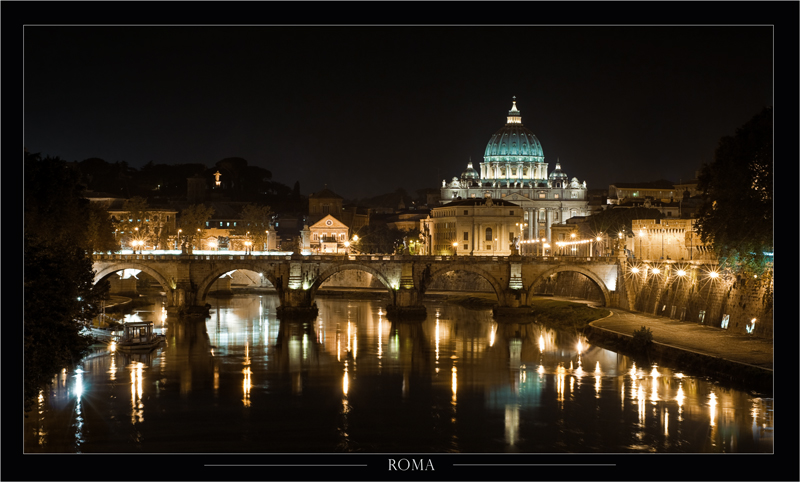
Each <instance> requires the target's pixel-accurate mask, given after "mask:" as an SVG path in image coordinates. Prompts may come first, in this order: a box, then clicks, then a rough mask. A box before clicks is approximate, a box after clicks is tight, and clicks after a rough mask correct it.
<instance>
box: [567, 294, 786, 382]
mask: <svg viewBox="0 0 800 482" xmlns="http://www.w3.org/2000/svg"><path fill="white" fill-rule="evenodd" d="M571 301H574V300H571ZM605 309H608V310H610V311H611V315H610V316H608V317H606V318H602V319H600V320H595V321H593V322H591V323H590V325H591V326H592V327H593V328H595V329H600V330H605V331H609V332H613V333H617V334H621V335H626V336H633V332H634V331H636V330H639V329H641V327H642V326H644V327H647V328H648V329H650V331H651V332H652V333H653V342H654V343H658V344H661V345H666V346H668V347H672V348H676V349H679V350H683V351H688V352H692V353H696V354H698V355H704V356H708V357H713V358H718V359H721V360H726V361H728V362H734V363H739V364H743V365H749V366H752V367H757V368H761V369H764V370H769V371H772V369H773V343H772V340H771V339H766V338H758V337H754V336H750V335H745V334H740V333H732V332H729V331H727V330H723V329H721V328H715V327H711V326H706V325H700V324H697V323H691V322H685V321H684V322H682V321H677V320H672V319H669V318H665V317H661V316H654V315H648V314H645V313H638V312H630V311H626V310H621V309H618V308H605Z"/></svg>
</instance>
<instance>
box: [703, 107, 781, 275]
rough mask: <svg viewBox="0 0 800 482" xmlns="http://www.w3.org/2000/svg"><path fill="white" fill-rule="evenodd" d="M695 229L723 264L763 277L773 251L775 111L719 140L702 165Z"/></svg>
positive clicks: (758, 115)
mask: <svg viewBox="0 0 800 482" xmlns="http://www.w3.org/2000/svg"><path fill="white" fill-rule="evenodd" d="M698 188H699V189H700V190H702V192H703V196H704V201H703V204H702V205H701V206H700V209H699V213H698V214H699V215H698V220H697V229H698V232H699V234H700V238H701V239H702V240H703V242H705V243H710V244H711V245H712V246H713V249H714V252H715V253H716V254H717V256H718V257H719V258H720V263H721V264H722V265H727V266H731V267H735V266H738V267H739V268H742V269H745V270H752V271H754V272H756V273H760V272H762V271H763V270H764V268H765V264H766V262H767V261H768V260H769V259H770V257H769V256H768V255H766V254H765V253H771V252H772V250H773V243H774V238H773V232H772V107H767V108H764V109H763V110H762V111H761V112H760V113H759V114H757V115H755V116H754V117H753V118H752V119H750V120H749V121H748V122H747V123H745V124H744V125H743V126H742V127H740V128H738V129H737V130H736V134H735V135H734V136H732V137H731V136H725V137H723V138H722V139H720V141H719V144H718V146H717V149H716V151H715V152H714V160H713V162H712V163H711V164H706V165H704V166H703V168H702V170H701V173H700V177H699V183H698Z"/></svg>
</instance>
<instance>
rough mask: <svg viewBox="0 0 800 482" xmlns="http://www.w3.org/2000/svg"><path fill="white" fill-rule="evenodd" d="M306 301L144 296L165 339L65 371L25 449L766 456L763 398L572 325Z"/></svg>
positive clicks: (444, 309)
mask: <svg viewBox="0 0 800 482" xmlns="http://www.w3.org/2000/svg"><path fill="white" fill-rule="evenodd" d="M317 303H318V305H319V308H320V314H319V317H318V318H317V319H316V320H312V321H309V322H307V323H297V322H295V323H288V322H280V321H278V320H277V319H276V317H275V308H276V307H277V299H276V297H274V296H258V295H241V296H235V297H233V298H231V299H228V300H219V301H217V302H216V305H215V306H214V307H213V308H212V313H211V316H210V318H208V319H206V320H205V321H199V322H189V323H177V322H174V321H171V320H166V319H164V318H163V315H162V311H161V309H160V306H161V305H160V304H158V303H156V304H154V305H153V309H152V310H149V312H147V313H145V314H144V316H142V314H140V315H139V316H140V317H142V319H145V320H148V321H155V322H157V323H163V324H164V329H165V332H166V335H167V343H166V345H165V346H163V347H161V348H158V349H156V350H154V351H152V352H150V353H147V354H124V353H118V352H113V353H112V352H109V351H108V350H98V351H97V352H96V353H93V354H92V355H90V356H88V357H87V358H85V359H84V360H83V361H82V362H81V364H80V365H79V366H78V367H76V368H75V369H73V372H72V374H71V375H70V374H69V373H67V371H66V370H65V371H63V372H62V373H60V374H59V375H58V376H57V377H56V378H55V380H54V381H55V383H54V384H53V385H51V386H49V387H48V388H47V389H46V390H43V391H42V393H41V395H40V397H39V400H38V403H37V405H36V410H34V411H33V412H32V413H31V414H29V418H28V419H26V422H25V427H26V432H25V433H26V437H25V451H26V452H332V451H365V452H402V451H415V452H505V451H508V452H564V451H567V452H583V453H591V452H609V453H610V452H771V451H772V447H773V445H772V444H773V438H772V437H773V420H774V419H773V404H772V402H773V401H772V399H765V398H758V397H755V396H753V395H751V394H748V393H746V392H741V391H738V390H733V389H728V388H725V387H724V386H722V385H719V384H714V383H712V382H709V381H707V380H705V379H703V378H697V377H692V376H688V375H686V374H683V373H677V372H675V371H673V370H672V369H670V368H669V367H662V366H640V365H639V364H637V363H635V362H634V361H633V360H631V359H629V358H627V357H625V356H622V355H619V354H617V353H614V352H612V351H609V350H605V349H602V348H599V347H595V346H592V345H591V344H589V343H588V340H586V338H585V337H582V336H579V335H570V334H565V333H560V332H557V331H555V330H552V329H548V328H544V327H542V326H539V325H536V324H532V323H505V322H500V323H498V322H495V321H494V320H492V318H491V313H490V312H489V311H488V310H482V311H475V310H468V309H465V308H461V307H458V306H453V305H447V304H444V303H438V304H436V303H430V304H428V312H429V313H430V315H429V317H428V319H427V320H426V321H424V322H421V323H397V322H393V321H391V320H388V319H386V317H385V315H384V313H383V312H382V310H381V307H382V304H381V303H380V302H376V301H355V300H351V301H348V300H342V299H319V300H318V301H317ZM125 371H127V372H128V373H127V374H125V373H124V372H125ZM126 392H127V395H126ZM65 422H66V423H65ZM67 427H68V428H67Z"/></svg>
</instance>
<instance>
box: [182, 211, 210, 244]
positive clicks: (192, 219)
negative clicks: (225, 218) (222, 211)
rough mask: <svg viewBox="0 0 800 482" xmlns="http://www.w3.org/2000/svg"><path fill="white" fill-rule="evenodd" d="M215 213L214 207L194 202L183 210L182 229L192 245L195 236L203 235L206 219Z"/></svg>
mask: <svg viewBox="0 0 800 482" xmlns="http://www.w3.org/2000/svg"><path fill="white" fill-rule="evenodd" d="M213 215H214V208H212V207H211V206H208V207H206V206H205V205H204V204H193V205H191V206H189V207H188V208H186V209H184V210H182V211H181V229H182V230H183V236H184V237H185V238H186V241H187V243H188V244H189V245H190V246H191V245H192V244H193V243H194V238H195V236H198V237H201V236H202V234H203V231H204V230H205V227H206V221H208V220H209V218H211V216H213Z"/></svg>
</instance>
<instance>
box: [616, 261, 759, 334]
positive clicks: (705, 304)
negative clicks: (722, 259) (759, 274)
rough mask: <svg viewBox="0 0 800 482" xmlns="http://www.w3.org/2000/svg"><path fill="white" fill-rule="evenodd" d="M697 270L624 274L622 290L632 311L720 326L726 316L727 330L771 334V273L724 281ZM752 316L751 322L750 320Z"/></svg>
mask: <svg viewBox="0 0 800 482" xmlns="http://www.w3.org/2000/svg"><path fill="white" fill-rule="evenodd" d="M697 271H698V270H692V273H691V274H688V275H687V276H684V277H677V276H674V275H673V276H670V278H669V280H668V281H665V278H664V277H663V276H659V275H652V274H651V275H649V276H647V277H646V278H645V277H643V276H630V275H629V276H628V277H626V279H625V283H624V287H623V289H624V290H625V293H624V295H623V296H625V297H626V298H627V302H628V306H629V308H630V309H631V310H632V311H639V312H642V313H648V314H652V315H658V316H665V317H667V318H672V319H676V320H681V321H686V322H692V323H703V324H706V325H709V326H714V327H718V328H723V326H722V325H723V319H724V317H725V315H727V316H728V325H727V328H726V329H727V330H730V331H732V332H736V333H747V330H748V328H750V327H753V328H752V334H753V335H756V336H762V337H772V330H773V320H772V316H773V306H772V305H773V288H774V281H773V278H772V277H771V276H769V277H763V278H744V277H742V276H739V277H738V278H736V277H734V278H731V279H728V280H723V279H721V278H718V279H714V280H712V279H709V278H707V277H705V276H703V275H702V274H698V273H697ZM753 319H755V320H756V321H755V324H754V325H753V323H752V320H753Z"/></svg>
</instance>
